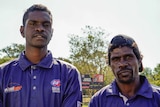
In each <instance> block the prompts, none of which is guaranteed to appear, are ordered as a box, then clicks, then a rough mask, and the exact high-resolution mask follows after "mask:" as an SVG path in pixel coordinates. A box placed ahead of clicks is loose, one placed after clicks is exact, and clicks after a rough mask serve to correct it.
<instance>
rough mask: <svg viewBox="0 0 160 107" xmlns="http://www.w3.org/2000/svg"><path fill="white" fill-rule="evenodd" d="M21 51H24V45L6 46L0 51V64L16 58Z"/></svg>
mask: <svg viewBox="0 0 160 107" xmlns="http://www.w3.org/2000/svg"><path fill="white" fill-rule="evenodd" d="M23 50H24V45H22V44H15V43H13V44H12V45H11V46H7V47H5V48H3V49H1V50H0V52H1V53H0V54H1V55H3V57H2V58H0V64H2V63H4V62H7V61H9V60H12V59H14V58H17V57H18V55H19V54H20V52H22V51H23Z"/></svg>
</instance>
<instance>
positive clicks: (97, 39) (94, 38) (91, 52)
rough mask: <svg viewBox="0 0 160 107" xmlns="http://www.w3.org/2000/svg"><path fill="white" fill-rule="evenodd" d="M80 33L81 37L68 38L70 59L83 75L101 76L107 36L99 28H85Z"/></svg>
mask: <svg viewBox="0 0 160 107" xmlns="http://www.w3.org/2000/svg"><path fill="white" fill-rule="evenodd" d="M82 31H83V34H84V35H83V36H78V35H75V34H72V35H70V36H69V38H70V40H69V44H70V52H71V55H70V59H71V61H72V63H73V64H74V65H75V66H77V67H78V69H79V70H80V72H81V73H83V74H85V73H90V74H95V73H99V74H102V73H103V72H104V70H105V68H106V52H107V51H106V50H107V46H108V41H107V38H106V37H107V35H108V34H106V33H105V30H104V29H102V28H100V27H96V28H93V27H91V26H86V27H85V29H83V28H82Z"/></svg>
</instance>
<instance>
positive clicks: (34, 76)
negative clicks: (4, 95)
mask: <svg viewBox="0 0 160 107" xmlns="http://www.w3.org/2000/svg"><path fill="white" fill-rule="evenodd" d="M37 74H38V69H37V66H36V65H32V66H31V97H30V98H31V99H30V107H36V106H37V98H38V94H37V86H38V80H37Z"/></svg>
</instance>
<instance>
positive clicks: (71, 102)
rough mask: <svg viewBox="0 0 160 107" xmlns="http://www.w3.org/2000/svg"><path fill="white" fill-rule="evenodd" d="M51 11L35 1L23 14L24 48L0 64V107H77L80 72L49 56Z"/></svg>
mask: <svg viewBox="0 0 160 107" xmlns="http://www.w3.org/2000/svg"><path fill="white" fill-rule="evenodd" d="M52 23H53V20H52V14H51V12H50V11H49V10H48V9H47V7H45V6H44V5H40V4H35V5H32V6H31V7H29V8H28V9H27V11H26V12H25V13H24V15H23V25H22V26H21V27H20V32H21V35H22V37H24V38H25V41H26V44H25V50H24V51H23V52H22V53H21V54H20V56H19V58H18V59H15V60H14V61H11V62H9V63H7V64H4V65H3V66H1V69H0V107H80V106H81V103H82V88H81V78H80V73H79V71H78V70H77V69H76V67H74V66H73V65H71V64H69V63H66V62H64V61H60V60H58V59H56V58H54V57H52V53H51V51H49V50H48V49H47V46H48V44H49V42H50V40H51V38H52V33H53V28H52Z"/></svg>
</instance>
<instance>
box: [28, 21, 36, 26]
mask: <svg viewBox="0 0 160 107" xmlns="http://www.w3.org/2000/svg"><path fill="white" fill-rule="evenodd" d="M28 25H30V26H35V25H36V23H35V22H34V21H30V22H28Z"/></svg>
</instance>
